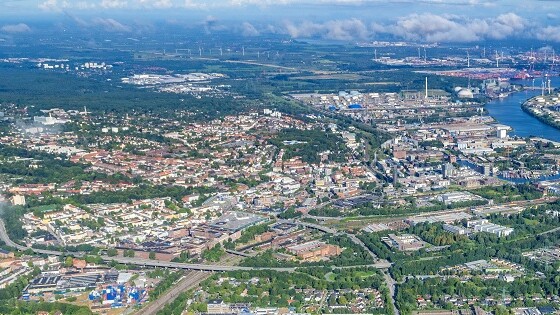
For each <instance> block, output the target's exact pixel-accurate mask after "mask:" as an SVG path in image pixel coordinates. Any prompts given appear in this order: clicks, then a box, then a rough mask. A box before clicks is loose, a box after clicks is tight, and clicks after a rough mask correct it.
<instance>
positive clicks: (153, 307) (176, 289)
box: [133, 271, 211, 315]
mask: <svg viewBox="0 0 560 315" xmlns="http://www.w3.org/2000/svg"><path fill="white" fill-rule="evenodd" d="M210 275H211V273H208V272H203V271H187V272H186V273H185V275H184V276H183V278H182V279H181V280H180V281H179V282H178V283H177V284H175V285H173V287H172V288H171V289H170V290H168V291H167V292H165V293H164V294H162V295H161V296H160V297H159V298H158V299H157V300H155V301H153V302H150V303H148V305H146V306H145V307H143V308H141V309H140V310H138V311H137V312H135V313H133V315H154V314H156V313H157V312H158V311H159V310H161V309H162V308H163V307H164V306H165V305H166V304H168V303H171V302H173V301H174V300H175V299H176V298H177V297H178V296H179V294H181V292H185V291H188V290H191V289H194V288H196V287H197V286H198V284H199V283H200V282H202V281H204V280H205V279H206V278H208V277H210Z"/></svg>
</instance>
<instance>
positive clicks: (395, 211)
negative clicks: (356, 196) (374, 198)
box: [354, 200, 488, 216]
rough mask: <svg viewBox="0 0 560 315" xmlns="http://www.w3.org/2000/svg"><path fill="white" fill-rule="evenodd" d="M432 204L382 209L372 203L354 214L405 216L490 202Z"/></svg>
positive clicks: (363, 206) (472, 201)
mask: <svg viewBox="0 0 560 315" xmlns="http://www.w3.org/2000/svg"><path fill="white" fill-rule="evenodd" d="M432 203H434V205H433V206H429V207H417V206H416V204H415V203H412V204H409V205H406V206H400V207H392V206H383V207H381V208H377V207H374V206H373V204H371V203H366V204H364V205H361V206H359V207H358V208H356V210H355V211H354V214H356V215H363V216H372V215H403V214H411V213H417V212H434V211H441V210H446V209H458V208H467V207H476V206H482V205H486V204H488V200H469V201H460V202H454V203H450V204H445V203H443V202H432Z"/></svg>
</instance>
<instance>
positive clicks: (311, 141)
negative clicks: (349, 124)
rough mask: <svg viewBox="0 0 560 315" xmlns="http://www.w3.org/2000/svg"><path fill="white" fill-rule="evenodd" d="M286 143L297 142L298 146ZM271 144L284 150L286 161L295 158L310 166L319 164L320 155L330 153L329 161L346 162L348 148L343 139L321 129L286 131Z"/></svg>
mask: <svg viewBox="0 0 560 315" xmlns="http://www.w3.org/2000/svg"><path fill="white" fill-rule="evenodd" d="M284 141H297V142H298V143H296V144H284ZM269 142H270V143H271V144H273V145H275V146H276V147H278V148H281V149H284V151H285V153H284V160H288V159H291V158H294V157H301V159H302V160H303V161H304V162H306V163H309V164H319V162H321V158H320V156H319V153H321V152H325V151H329V152H330V154H329V159H330V160H331V161H334V162H345V161H346V154H347V153H348V149H347V147H346V146H345V145H344V141H343V140H342V138H341V137H340V136H339V135H337V134H334V133H332V132H330V131H324V130H320V129H314V130H300V129H284V130H281V131H280V132H279V133H278V134H277V135H276V137H274V138H272V139H270V140H269Z"/></svg>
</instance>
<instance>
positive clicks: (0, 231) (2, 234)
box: [0, 219, 391, 272]
mask: <svg viewBox="0 0 560 315" xmlns="http://www.w3.org/2000/svg"><path fill="white" fill-rule="evenodd" d="M0 239H1V240H2V241H4V243H6V244H7V245H8V246H10V247H13V248H16V249H18V250H21V251H25V250H32V251H33V252H34V253H37V254H46V255H52V256H74V257H82V256H83V255H81V254H79V253H75V252H60V251H52V250H44V249H37V248H32V247H26V246H22V245H19V244H16V243H15V242H13V241H12V240H11V239H10V238H9V237H8V234H7V233H6V227H5V226H4V221H3V220H1V219H0ZM100 257H101V259H103V261H105V262H111V261H116V262H118V263H121V264H127V265H136V266H142V267H162V268H175V269H185V270H194V271H236V270H239V271H253V270H274V271H284V272H293V271H295V270H296V269H297V268H295V267H290V268H272V267H243V266H221V265H207V264H187V263H177V262H170V261H162V260H155V259H140V258H130V257H117V256H115V257H110V256H106V255H102V256H100ZM390 266H391V264H390V263H388V262H377V263H374V264H369V265H363V266H344V267H335V268H341V269H344V268H354V267H374V268H378V269H387V268H389V267H390Z"/></svg>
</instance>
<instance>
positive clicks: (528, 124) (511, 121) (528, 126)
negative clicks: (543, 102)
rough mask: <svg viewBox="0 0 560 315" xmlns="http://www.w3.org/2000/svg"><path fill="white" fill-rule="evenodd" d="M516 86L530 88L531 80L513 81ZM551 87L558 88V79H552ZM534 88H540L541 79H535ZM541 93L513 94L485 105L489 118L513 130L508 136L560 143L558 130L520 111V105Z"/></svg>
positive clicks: (559, 81) (559, 79) (538, 91)
mask: <svg viewBox="0 0 560 315" xmlns="http://www.w3.org/2000/svg"><path fill="white" fill-rule="evenodd" d="M513 83H516V84H523V85H526V86H532V84H533V81H532V80H522V81H513ZM551 85H552V86H553V87H560V77H552V78H551ZM535 86H537V87H538V86H541V79H540V78H538V79H535ZM540 93H541V91H540V90H537V91H522V92H517V93H513V94H511V95H510V96H508V97H506V98H504V99H497V100H494V101H491V102H489V103H488V104H486V110H488V112H489V113H490V116H492V117H494V119H496V120H497V121H498V122H499V123H501V124H504V125H508V126H510V127H512V128H513V131H512V132H510V135H515V136H520V137H528V136H537V137H541V138H545V139H549V140H552V141H558V142H560V130H559V129H556V128H554V127H551V126H549V125H547V124H545V123H543V122H541V121H540V120H538V119H536V118H535V117H533V116H531V115H529V114H527V113H526V112H524V111H523V110H522V109H521V104H522V103H523V102H525V101H526V100H527V99H529V98H531V97H533V96H536V95H540Z"/></svg>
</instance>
